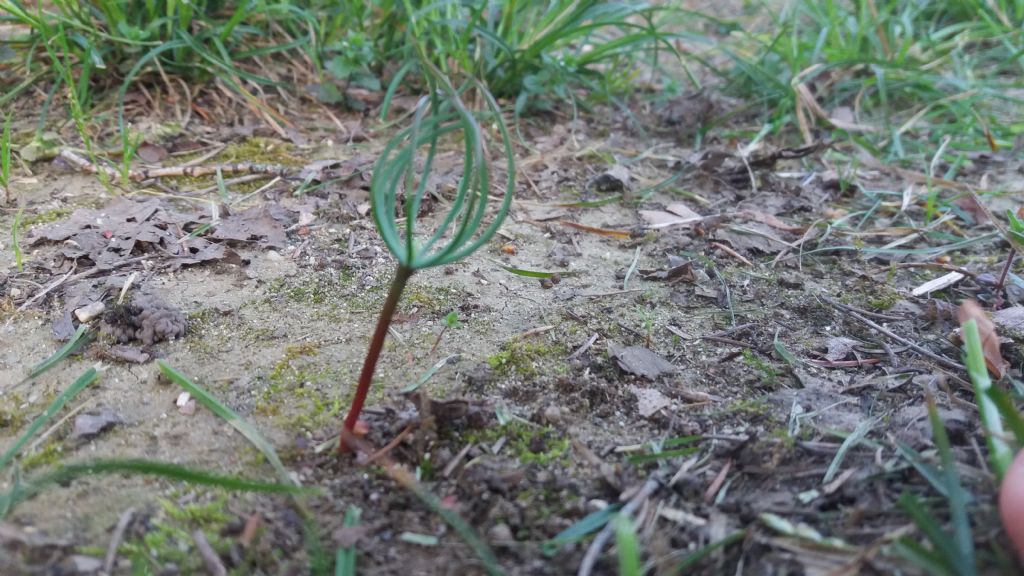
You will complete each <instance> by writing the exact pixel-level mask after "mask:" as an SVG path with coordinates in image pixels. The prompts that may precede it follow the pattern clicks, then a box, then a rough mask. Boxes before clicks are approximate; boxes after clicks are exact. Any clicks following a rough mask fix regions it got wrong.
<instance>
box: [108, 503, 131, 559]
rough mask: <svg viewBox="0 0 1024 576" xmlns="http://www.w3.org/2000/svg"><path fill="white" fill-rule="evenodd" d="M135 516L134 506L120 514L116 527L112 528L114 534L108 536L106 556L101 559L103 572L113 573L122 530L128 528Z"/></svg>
mask: <svg viewBox="0 0 1024 576" xmlns="http://www.w3.org/2000/svg"><path fill="white" fill-rule="evenodd" d="M134 517H135V508H129V509H127V510H125V511H124V512H123V513H122V514H121V518H119V519H118V521H117V527H116V528H114V534H113V535H112V536H111V537H110V545H108V546H107V556H106V558H104V559H103V572H104V573H106V574H113V573H114V562H116V561H117V549H118V548H120V547H121V542H122V541H123V540H124V532H125V530H127V529H128V525H129V524H131V522H132V518H134Z"/></svg>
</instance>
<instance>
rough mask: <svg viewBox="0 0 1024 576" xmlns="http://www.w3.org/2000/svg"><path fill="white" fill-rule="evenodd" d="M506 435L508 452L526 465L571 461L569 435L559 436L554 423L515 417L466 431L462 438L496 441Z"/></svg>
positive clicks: (481, 441)
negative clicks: (506, 422) (497, 423)
mask: <svg viewBox="0 0 1024 576" xmlns="http://www.w3.org/2000/svg"><path fill="white" fill-rule="evenodd" d="M502 437H504V438H505V440H506V443H505V448H503V451H505V450H507V451H508V452H507V453H508V454H511V455H512V456H513V457H515V458H517V459H518V460H519V461H520V462H522V463H523V464H529V463H534V462H535V463H537V464H540V465H542V466H543V465H547V464H554V463H559V464H567V463H568V461H569V457H568V454H569V446H570V442H569V438H568V437H567V436H560V435H559V432H558V431H557V430H556V429H554V428H552V427H551V426H543V427H538V426H533V425H531V424H529V423H526V422H521V421H518V420H513V421H512V422H509V423H508V424H506V425H504V426H496V427H491V428H488V429H486V430H483V431H481V432H479V433H476V432H474V433H466V434H464V435H463V439H464V440H465V441H467V442H473V443H477V442H480V443H484V444H493V443H494V442H497V441H498V439H500V438H502Z"/></svg>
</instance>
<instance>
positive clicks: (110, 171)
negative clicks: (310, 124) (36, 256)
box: [57, 148, 292, 182]
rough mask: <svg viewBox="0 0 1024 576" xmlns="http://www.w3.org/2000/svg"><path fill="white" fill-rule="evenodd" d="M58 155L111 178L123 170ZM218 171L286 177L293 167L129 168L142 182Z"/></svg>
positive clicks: (62, 153)
mask: <svg viewBox="0 0 1024 576" xmlns="http://www.w3.org/2000/svg"><path fill="white" fill-rule="evenodd" d="M57 156H58V157H59V158H60V159H62V160H64V161H66V162H67V163H68V164H71V165H72V166H74V167H75V168H77V169H79V170H81V171H83V172H88V173H90V174H98V173H100V172H102V173H104V174H106V175H107V176H109V177H111V178H120V177H121V172H119V171H118V170H116V169H114V168H111V167H109V166H97V165H96V164H93V163H92V162H90V161H89V160H88V159H86V158H83V157H82V156H80V155H78V154H77V153H75V152H74V151H72V150H69V149H67V148H62V149H61V151H60V152H59V153H58V154H57ZM217 172H220V173H221V174H264V175H270V176H279V177H282V178H284V177H287V176H288V175H290V174H291V173H292V169H291V168H288V167H287V166H282V165H280V164H257V163H254V162H235V163H232V164H218V165H215V166H197V165H188V164H183V165H181V166H167V167H164V168H143V169H140V170H129V171H128V179H129V180H132V181H135V182H141V181H143V180H151V179H154V178H174V177H178V178H180V177H187V178H194V177H196V176H212V175H214V174H216V173H217Z"/></svg>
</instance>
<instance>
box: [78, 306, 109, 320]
mask: <svg viewBox="0 0 1024 576" xmlns="http://www.w3.org/2000/svg"><path fill="white" fill-rule="evenodd" d="M105 309H106V307H105V306H104V305H103V302H93V303H92V304H89V305H87V306H82V307H81V308H79V309H77V310H75V318H78V321H79V322H82V323H83V324H84V323H86V322H89V321H91V320H92V319H93V318H96V317H97V316H99V315H100V314H103V311H104V310H105Z"/></svg>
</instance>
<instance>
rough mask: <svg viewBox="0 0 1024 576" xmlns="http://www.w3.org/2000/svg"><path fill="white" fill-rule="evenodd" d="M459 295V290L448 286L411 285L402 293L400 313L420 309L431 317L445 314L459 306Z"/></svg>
mask: <svg viewBox="0 0 1024 576" xmlns="http://www.w3.org/2000/svg"><path fill="white" fill-rule="evenodd" d="M459 295H460V294H459V292H458V291H457V290H455V289H454V288H449V287H447V286H430V285H425V284H415V285H410V286H407V287H406V289H405V293H403V294H402V301H401V303H400V304H399V313H400V314H411V313H412V312H414V311H418V312H419V313H421V314H424V315H427V316H430V317H438V316H443V315H445V314H447V313H448V312H450V311H452V310H453V309H454V308H456V307H457V300H458V299H459Z"/></svg>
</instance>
